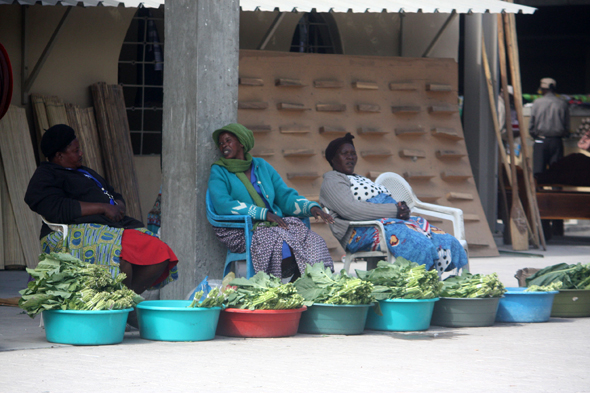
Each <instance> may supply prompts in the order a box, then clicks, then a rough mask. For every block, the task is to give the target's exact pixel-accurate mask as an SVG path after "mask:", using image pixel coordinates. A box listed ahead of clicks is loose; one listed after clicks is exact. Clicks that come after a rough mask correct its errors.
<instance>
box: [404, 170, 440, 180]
mask: <svg viewBox="0 0 590 393" xmlns="http://www.w3.org/2000/svg"><path fill="white" fill-rule="evenodd" d="M403 176H404V178H405V179H406V180H430V179H432V178H434V177H435V175H432V174H430V173H426V172H404V174H403Z"/></svg>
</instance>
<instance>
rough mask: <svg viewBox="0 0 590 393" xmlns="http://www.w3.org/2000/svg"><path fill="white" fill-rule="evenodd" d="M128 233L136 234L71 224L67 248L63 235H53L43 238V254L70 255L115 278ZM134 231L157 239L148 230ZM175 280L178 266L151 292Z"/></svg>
mask: <svg viewBox="0 0 590 393" xmlns="http://www.w3.org/2000/svg"><path fill="white" fill-rule="evenodd" d="M125 230H128V231H133V230H134V229H123V228H112V227H109V226H106V225H100V224H75V225H70V226H69V233H68V237H67V239H66V244H65V249H64V241H63V237H62V234H61V233H60V232H51V233H50V234H49V235H47V236H45V237H44V238H42V239H41V251H42V252H44V253H50V252H68V253H70V254H72V255H73V256H74V257H76V258H78V259H80V260H81V261H83V262H86V263H92V264H98V265H102V266H104V267H105V268H107V269H109V271H110V273H111V275H112V276H113V277H115V276H116V275H117V274H119V273H120V269H119V262H120V260H121V250H122V245H121V240H122V238H123V231H125ZM135 230H137V231H139V232H142V233H145V234H148V235H151V236H154V237H156V236H155V235H154V234H153V233H152V232H150V231H148V230H147V229H145V228H138V229H135ZM175 280H178V267H177V266H176V264H174V266H173V267H171V268H170V269H169V271H168V277H167V278H165V279H164V280H163V281H161V282H159V283H158V284H156V285H154V286H153V287H151V288H149V289H158V288H162V287H163V286H165V285H166V284H168V283H170V282H172V281H175Z"/></svg>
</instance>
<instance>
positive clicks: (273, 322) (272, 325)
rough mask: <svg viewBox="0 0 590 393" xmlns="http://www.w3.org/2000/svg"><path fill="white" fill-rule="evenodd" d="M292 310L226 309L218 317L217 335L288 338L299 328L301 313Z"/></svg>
mask: <svg viewBox="0 0 590 393" xmlns="http://www.w3.org/2000/svg"><path fill="white" fill-rule="evenodd" d="M306 309H307V307H305V306H303V307H301V308H296V309H293V310H242V309H239V308H226V309H225V310H223V311H222V312H221V314H220V315H219V323H218V324H217V334H218V335H220V336H230V337H288V336H294V335H295V334H296V333H297V329H298V328H299V319H301V313H302V312H303V311H305V310H306Z"/></svg>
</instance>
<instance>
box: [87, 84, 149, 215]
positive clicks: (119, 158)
mask: <svg viewBox="0 0 590 393" xmlns="http://www.w3.org/2000/svg"><path fill="white" fill-rule="evenodd" d="M90 90H91V92H92V98H93V101H94V107H95V110H96V120H97V129H98V135H99V139H100V143H101V146H102V148H103V151H104V152H105V154H104V156H103V162H104V166H105V173H106V175H107V181H108V182H109V183H110V184H111V185H112V186H113V188H114V189H115V191H117V192H119V193H121V194H122V195H123V198H125V204H126V206H127V215H128V216H130V217H134V218H137V219H140V220H143V214H142V212H141V205H140V202H139V185H138V182H137V175H136V171H135V163H134V160H133V149H132V147H131V134H130V133H129V122H128V120H127V110H126V108H125V98H124V96H123V88H122V87H121V86H119V85H107V84H106V83H104V82H99V83H95V84H93V85H92V86H90Z"/></svg>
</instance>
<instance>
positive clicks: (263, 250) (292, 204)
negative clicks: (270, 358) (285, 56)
mask: <svg viewBox="0 0 590 393" xmlns="http://www.w3.org/2000/svg"><path fill="white" fill-rule="evenodd" d="M213 140H214V142H215V144H216V145H217V147H218V148H219V150H220V151H221V154H222V158H220V159H219V160H217V161H215V162H214V163H213V165H212V166H211V176H210V177H209V195H210V197H211V202H212V203H213V206H214V207H215V211H216V212H217V213H218V214H222V215H231V214H239V215H249V216H251V217H252V219H253V220H254V222H255V230H254V235H253V237H252V244H251V247H250V252H251V256H252V263H253V265H254V270H255V272H259V271H264V272H266V273H268V274H272V275H274V276H277V277H282V278H286V277H291V276H292V277H293V279H295V278H297V277H299V275H300V274H301V273H303V272H304V271H305V266H306V264H310V265H313V264H315V263H318V262H322V263H323V264H324V266H327V267H330V268H331V269H332V270H333V269H334V267H333V263H332V258H331V257H330V253H329V252H328V247H327V246H326V242H325V241H324V239H322V237H321V236H319V235H318V234H316V233H315V232H312V231H311V230H309V229H308V228H307V227H306V226H305V225H304V224H303V223H302V222H301V220H300V219H299V218H297V217H311V216H314V217H315V218H316V219H321V220H323V221H325V222H327V223H333V222H334V221H333V218H332V217H331V216H330V215H328V214H326V213H324V212H323V211H322V209H321V207H320V205H319V204H318V203H317V202H312V201H308V200H307V199H306V198H305V197H303V196H301V195H299V194H298V193H297V191H296V190H294V189H293V188H290V187H288V186H287V185H286V184H285V182H284V181H283V179H282V178H281V176H280V175H279V174H278V173H277V171H276V170H275V169H274V168H273V167H272V166H271V165H270V164H269V163H267V162H266V161H265V160H263V159H262V158H252V156H251V155H250V153H248V152H249V151H250V150H251V149H252V148H253V147H254V134H253V133H252V131H250V130H249V129H247V128H246V127H244V126H243V125H241V124H237V123H233V124H228V125H227V126H225V127H222V128H220V129H218V130H216V131H215V132H214V133H213ZM214 230H215V233H216V235H217V237H218V238H219V240H221V242H223V243H224V244H225V245H226V246H227V247H228V248H229V249H230V250H231V251H232V252H238V253H242V252H245V247H246V242H245V239H244V231H243V230H241V229H233V228H214Z"/></svg>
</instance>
